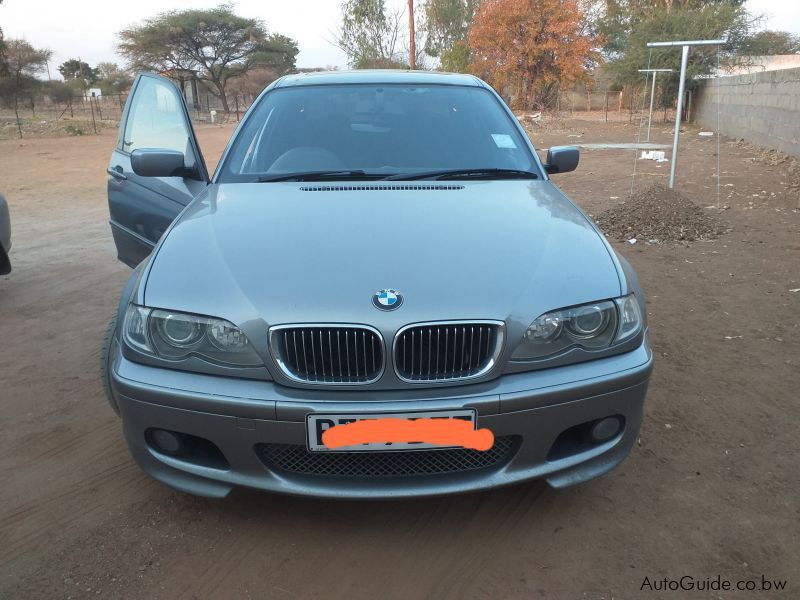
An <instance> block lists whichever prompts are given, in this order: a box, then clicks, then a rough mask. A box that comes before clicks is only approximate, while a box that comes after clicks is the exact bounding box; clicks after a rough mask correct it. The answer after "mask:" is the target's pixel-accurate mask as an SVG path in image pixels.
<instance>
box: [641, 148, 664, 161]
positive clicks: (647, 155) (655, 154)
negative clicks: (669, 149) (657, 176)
mask: <svg viewBox="0 0 800 600" xmlns="http://www.w3.org/2000/svg"><path fill="white" fill-rule="evenodd" d="M639 160H654V161H656V162H667V161H668V160H669V159H668V158H667V157H666V155H665V153H664V151H663V150H648V151H644V150H642V155H641V156H640V157H639Z"/></svg>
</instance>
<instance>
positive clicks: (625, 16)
mask: <svg viewBox="0 0 800 600" xmlns="http://www.w3.org/2000/svg"><path fill="white" fill-rule="evenodd" d="M584 1H585V2H586V3H587V5H588V6H589V7H590V8H589V10H590V11H591V12H593V13H599V14H597V16H596V19H595V21H596V26H597V31H598V33H599V34H600V35H601V36H602V37H603V39H604V45H603V53H604V54H605V55H606V57H608V58H615V57H616V56H618V55H619V54H620V53H622V52H624V51H625V49H626V48H627V47H628V46H629V43H628V42H629V38H630V34H631V32H632V31H633V30H634V29H635V28H636V27H637V26H638V25H639V24H640V23H643V22H647V21H651V20H652V19H654V18H657V17H658V15H659V14H661V13H675V12H681V11H697V10H700V9H703V8H705V7H707V6H715V5H716V6H720V5H727V6H730V7H741V6H742V5H743V4H744V2H745V0H584ZM687 39H688V38H687Z"/></svg>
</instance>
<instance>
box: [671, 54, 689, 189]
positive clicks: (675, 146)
mask: <svg viewBox="0 0 800 600" xmlns="http://www.w3.org/2000/svg"><path fill="white" fill-rule="evenodd" d="M688 61H689V46H683V48H682V51H681V82H680V84H679V85H678V106H677V109H676V111H677V112H676V113H675V135H674V137H673V138H672V164H671V165H670V167H669V189H671V190H672V189H675V165H677V164H678V138H679V137H680V135H681V116H682V114H683V91H684V88H685V87H686V63H687V62H688Z"/></svg>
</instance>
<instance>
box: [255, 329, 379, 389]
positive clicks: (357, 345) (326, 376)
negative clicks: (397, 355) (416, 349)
mask: <svg viewBox="0 0 800 600" xmlns="http://www.w3.org/2000/svg"><path fill="white" fill-rule="evenodd" d="M334 338H336V340H335V343H334ZM270 349H271V351H272V354H273V356H274V357H275V360H276V362H277V363H278V366H279V367H280V368H281V370H282V371H283V373H284V374H285V375H286V376H287V377H288V378H289V379H292V380H294V381H299V382H305V383H322V384H365V383H372V382H373V381H376V380H377V379H378V378H380V376H381V374H382V373H383V365H384V362H385V361H384V345H383V338H381V336H380V333H378V331H377V330H375V329H373V328H371V327H367V326H365V325H336V324H333V325H324V324H323V325H316V324H315V325H279V326H277V327H274V328H272V330H271V331H270Z"/></svg>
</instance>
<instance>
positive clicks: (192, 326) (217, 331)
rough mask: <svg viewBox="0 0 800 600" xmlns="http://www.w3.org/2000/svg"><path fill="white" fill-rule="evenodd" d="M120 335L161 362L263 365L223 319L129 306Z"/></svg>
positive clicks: (237, 333) (242, 337) (238, 330)
mask: <svg viewBox="0 0 800 600" xmlns="http://www.w3.org/2000/svg"><path fill="white" fill-rule="evenodd" d="M123 332H124V335H125V340H126V341H127V342H128V343H129V344H130V345H131V346H133V347H134V348H137V349H139V350H142V351H144V352H147V353H148V354H153V355H155V356H158V357H160V358H166V359H169V360H182V359H185V358H188V357H189V356H199V357H201V358H205V359H209V360H212V361H214V362H218V363H223V364H226V365H232V366H237V367H254V366H261V365H262V364H263V362H262V360H261V358H260V357H259V356H258V354H257V353H256V351H255V350H254V349H253V347H252V346H251V345H250V342H249V341H248V339H247V336H245V334H244V333H243V332H242V330H241V329H239V328H238V327H236V325H234V324H233V323H230V322H228V321H225V320H223V319H215V318H212V317H203V316H199V315H191V314H187V313H180V312H176V311H170V310H160V309H149V308H144V307H142V306H136V305H133V304H131V305H130V306H129V307H128V311H127V313H126V315H125V325H124V327H123Z"/></svg>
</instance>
